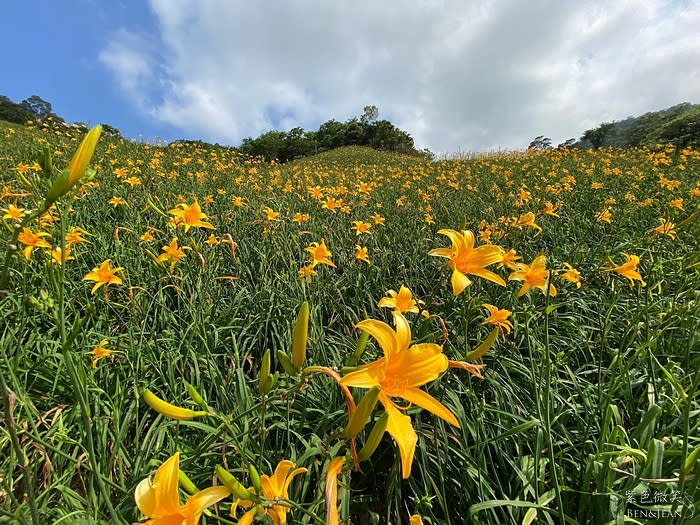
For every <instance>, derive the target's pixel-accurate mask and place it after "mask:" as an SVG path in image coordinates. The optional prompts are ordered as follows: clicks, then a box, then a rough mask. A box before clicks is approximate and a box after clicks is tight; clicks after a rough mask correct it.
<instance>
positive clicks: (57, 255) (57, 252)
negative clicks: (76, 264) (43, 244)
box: [51, 246, 85, 281]
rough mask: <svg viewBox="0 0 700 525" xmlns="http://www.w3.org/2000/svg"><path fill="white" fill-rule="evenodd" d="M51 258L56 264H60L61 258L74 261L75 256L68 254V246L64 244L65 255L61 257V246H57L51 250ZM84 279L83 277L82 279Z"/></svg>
mask: <svg viewBox="0 0 700 525" xmlns="http://www.w3.org/2000/svg"><path fill="white" fill-rule="evenodd" d="M51 259H52V260H53V262H55V263H57V264H62V263H63V260H66V261H74V260H75V257H73V256H72V255H71V254H70V246H66V256H65V257H63V252H62V250H61V247H60V246H59V247H58V248H55V249H53V250H51ZM84 280H85V279H83V281H84Z"/></svg>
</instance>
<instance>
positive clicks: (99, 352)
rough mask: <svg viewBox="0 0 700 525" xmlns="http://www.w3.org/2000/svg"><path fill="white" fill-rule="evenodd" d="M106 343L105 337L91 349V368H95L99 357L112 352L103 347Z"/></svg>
mask: <svg viewBox="0 0 700 525" xmlns="http://www.w3.org/2000/svg"><path fill="white" fill-rule="evenodd" d="M106 344H107V339H103V340H102V341H100V344H99V345H97V346H96V347H95V348H93V349H92V368H97V362H98V361H99V360H100V359H103V358H105V357H109V356H110V355H112V354H113V353H114V352H113V351H112V350H109V349H107V348H105V345H106Z"/></svg>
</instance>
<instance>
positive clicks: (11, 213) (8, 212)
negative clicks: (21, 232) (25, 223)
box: [2, 204, 24, 220]
mask: <svg viewBox="0 0 700 525" xmlns="http://www.w3.org/2000/svg"><path fill="white" fill-rule="evenodd" d="M3 211H4V212H5V215H3V216H2V218H3V220H5V219H21V218H22V217H24V210H23V209H21V208H18V207H17V206H15V205H14V204H10V205H9V206H8V207H7V208H5V209H3Z"/></svg>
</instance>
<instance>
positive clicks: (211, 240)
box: [204, 233, 219, 246]
mask: <svg viewBox="0 0 700 525" xmlns="http://www.w3.org/2000/svg"><path fill="white" fill-rule="evenodd" d="M204 242H206V243H207V244H208V245H209V246H214V245H215V244H216V243H217V242H219V240H218V239H217V238H216V235H214V234H213V233H212V234H211V235H210V236H209V238H208V239H207V240H206V241H204Z"/></svg>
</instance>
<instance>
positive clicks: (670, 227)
mask: <svg viewBox="0 0 700 525" xmlns="http://www.w3.org/2000/svg"><path fill="white" fill-rule="evenodd" d="M659 221H660V222H661V224H660V225H659V226H657V227H656V228H652V229H651V230H650V231H651V232H652V236H656V235H668V236H669V237H671V239H675V238H676V230H675V229H674V228H675V227H676V225H675V224H673V223H672V222H671V221H666V219H664V218H663V217H659Z"/></svg>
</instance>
